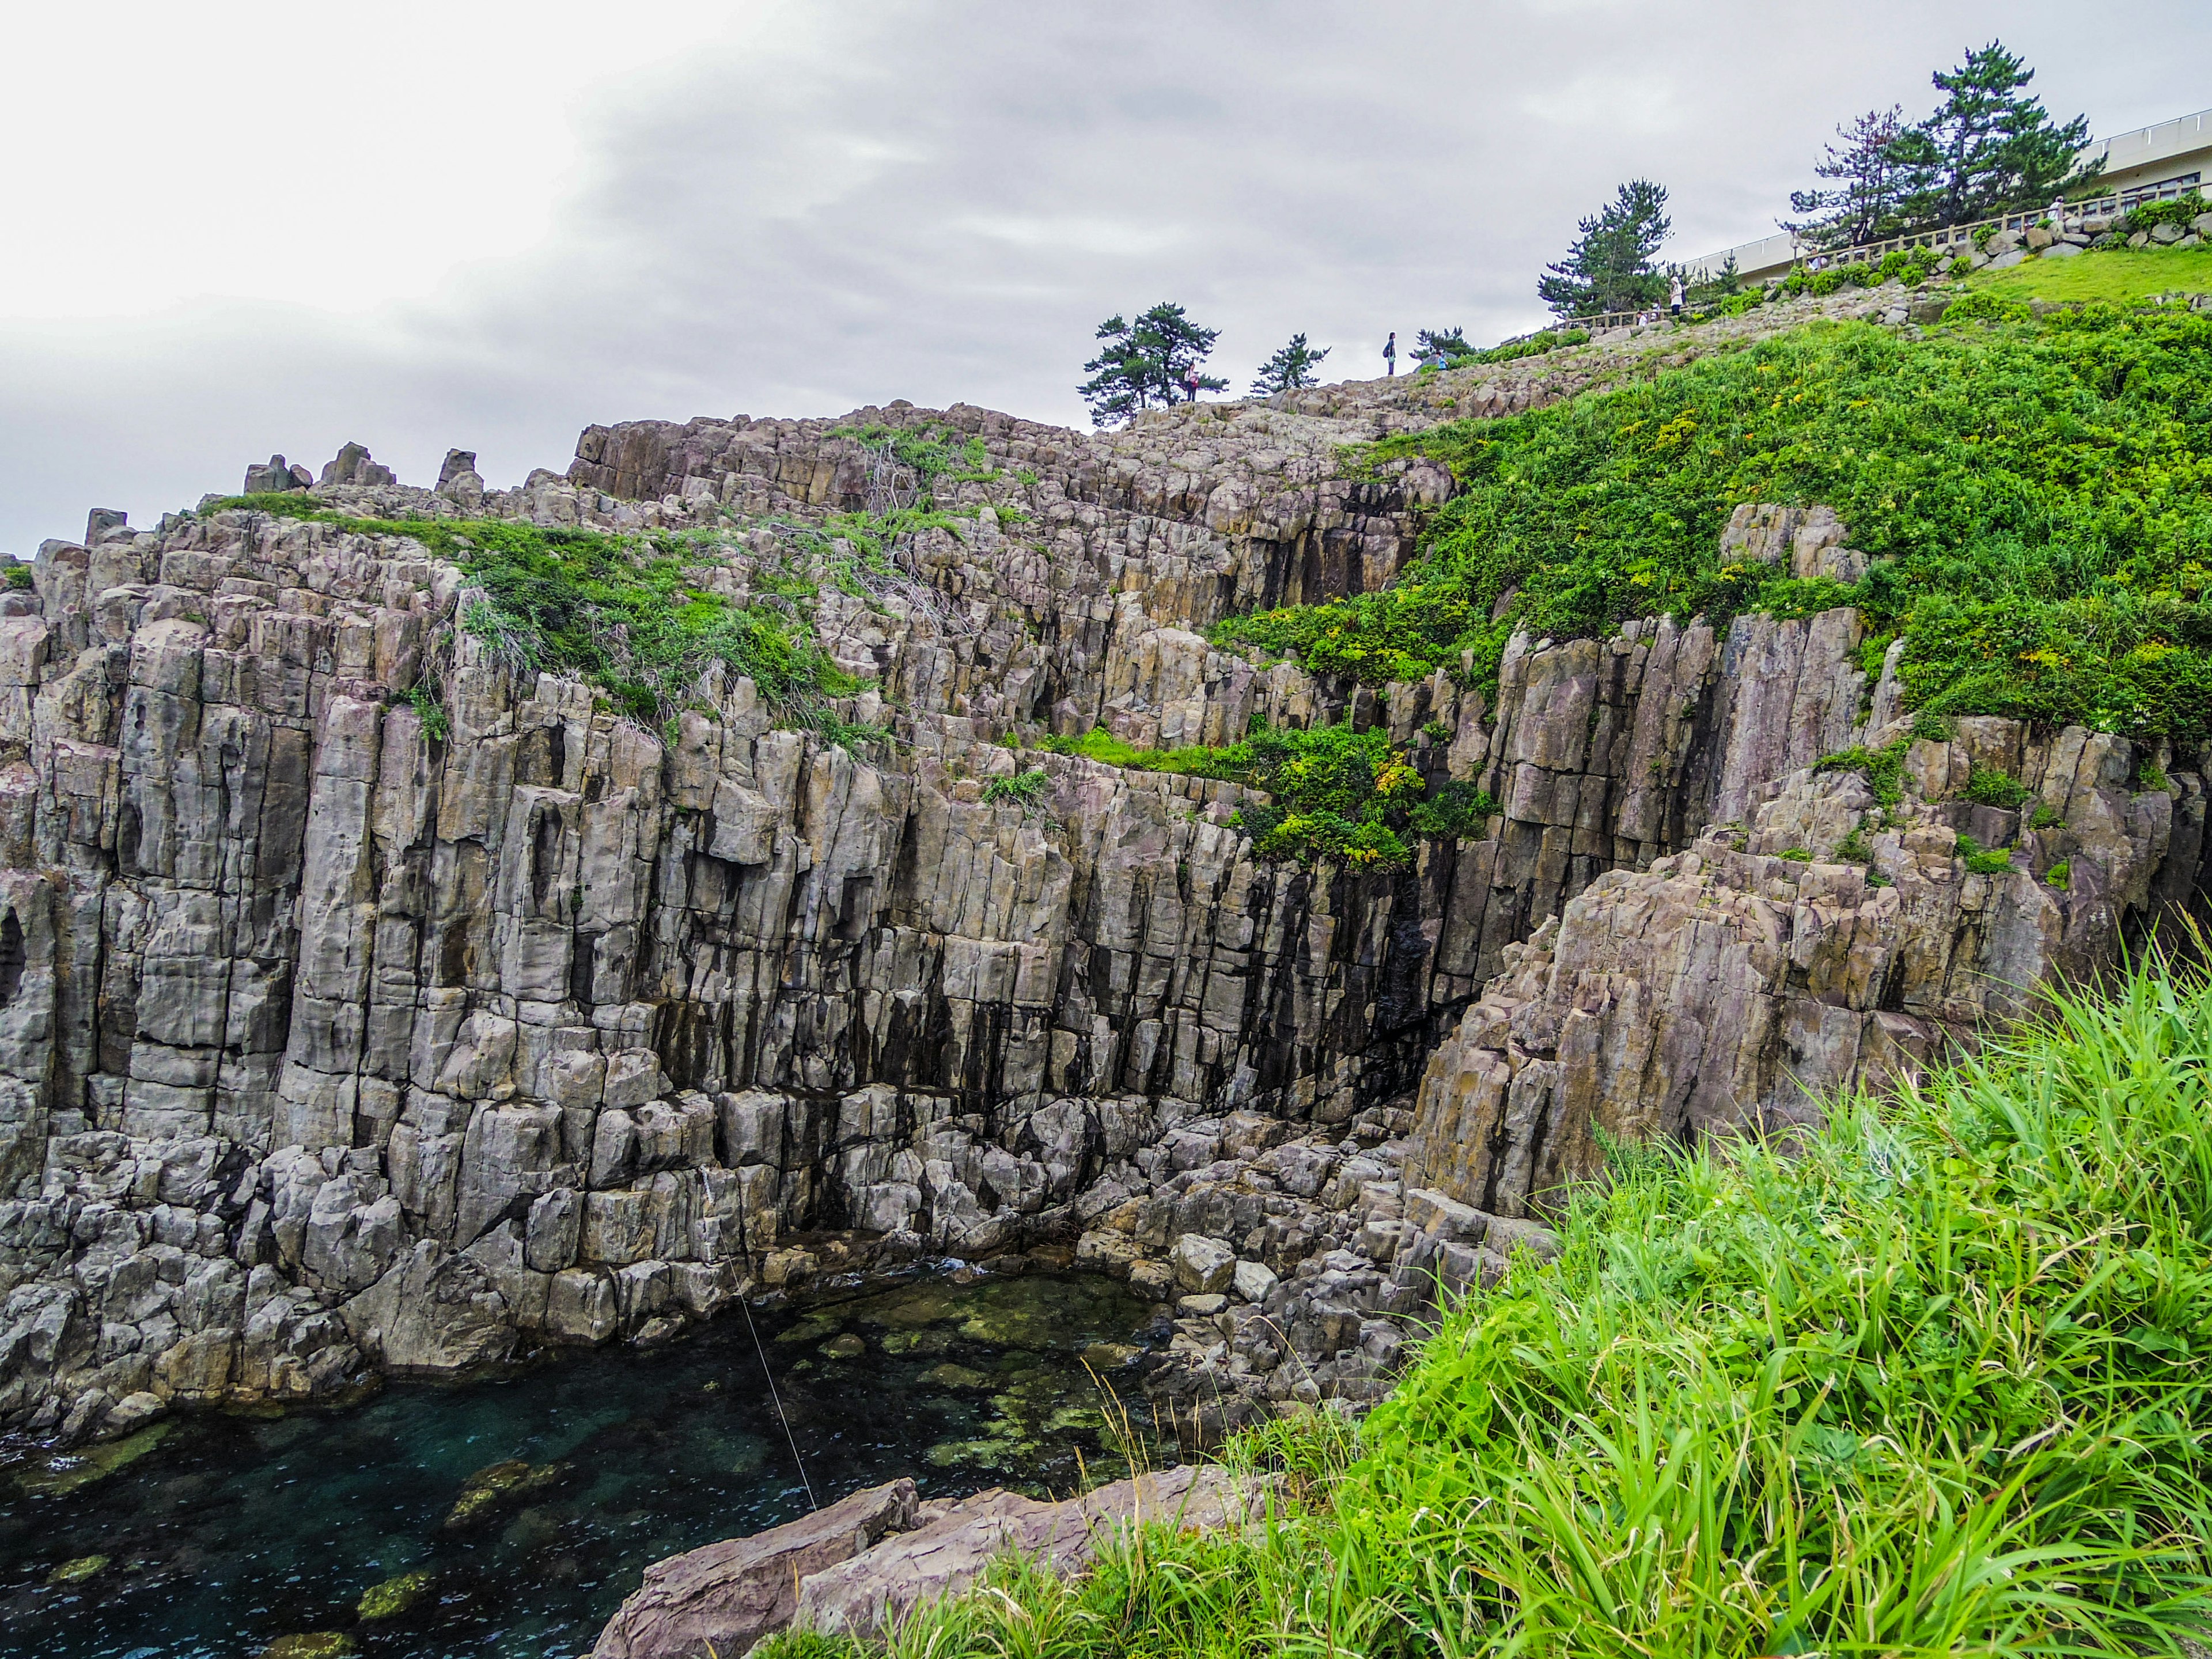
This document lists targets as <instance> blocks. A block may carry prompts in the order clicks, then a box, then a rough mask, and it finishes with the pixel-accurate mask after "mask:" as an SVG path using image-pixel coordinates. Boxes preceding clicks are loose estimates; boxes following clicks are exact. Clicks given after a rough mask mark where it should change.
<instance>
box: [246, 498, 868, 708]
mask: <svg viewBox="0 0 2212 1659" xmlns="http://www.w3.org/2000/svg"><path fill="white" fill-rule="evenodd" d="M231 508H246V509H249V510H252V511H258V512H262V513H271V514H274V515H276V516H278V517H284V518H297V519H307V520H318V521H322V522H327V523H333V524H338V525H343V526H344V527H345V528H346V529H348V530H350V531H356V532H361V533H362V534H367V535H381V536H404V537H407V538H410V539H412V540H414V541H416V542H419V543H421V544H422V545H423V546H424V547H425V548H427V549H428V550H429V551H430V552H432V553H433V554H435V555H436V556H439V557H441V558H444V559H448V560H451V561H452V562H453V563H454V564H456V565H458V566H459V568H460V569H461V572H462V574H465V576H467V577H468V579H469V580H470V581H471V583H473V584H474V585H476V586H478V587H480V588H482V589H483V595H482V596H481V597H479V598H477V599H473V600H471V602H470V604H469V605H467V607H466V608H465V610H464V611H463V612H462V614H461V617H460V626H461V627H462V629H464V630H465V631H466V632H467V633H469V634H470V635H473V636H474V637H476V638H477V639H478V640H481V641H483V642H484V643H485V644H486V645H487V646H488V647H489V648H490V649H491V650H492V652H493V653H495V655H496V656H498V657H499V658H500V659H502V660H503V661H505V662H506V663H507V664H508V665H510V666H511V667H513V668H514V669H516V670H518V671H526V672H530V671H544V672H550V673H566V674H574V675H577V676H579V677H580V678H583V679H585V680H586V681H588V682H589V683H590V684H593V685H595V686H598V687H599V689H600V690H602V691H604V692H605V694H606V696H607V698H608V701H609V702H611V704H612V705H613V706H614V707H615V708H617V710H618V711H619V712H621V713H622V714H627V715H629V716H630V717H631V718H632V719H635V720H639V721H641V722H647V723H650V724H653V725H656V726H658V725H664V724H665V723H666V722H667V721H668V720H671V719H673V718H674V717H675V716H676V715H677V714H680V713H682V712H683V711H684V709H685V708H690V707H691V706H692V705H693V704H694V703H695V702H697V701H698V700H699V693H698V685H699V681H700V678H701V677H702V675H703V674H705V673H706V671H708V668H709V667H710V666H713V665H717V664H719V665H720V666H721V667H722V668H723V669H724V670H725V671H727V672H728V673H729V674H730V675H732V677H736V676H743V677H745V678H750V680H751V681H752V682H753V684H754V686H755V687H756V689H757V690H758V691H759V693H760V696H761V698H762V700H763V702H766V703H767V704H768V706H769V708H771V709H772V710H774V711H775V714H776V716H777V718H779V719H780V720H783V721H784V722H785V723H787V724H789V725H793V726H804V727H806V728H809V729H811V730H813V731H815V732H818V733H819V734H820V735H822V736H823V738H826V739H827V740H829V741H830V742H832V743H836V744H840V745H842V746H845V747H851V746H852V745H854V744H858V743H862V742H868V741H873V740H877V739H879V738H883V737H884V736H885V735H886V733H885V732H884V731H883V730H882V729H881V728H878V727H876V726H862V725H858V724H855V723H854V722H851V721H848V720H844V719H842V717H841V716H840V715H839V714H837V712H836V708H834V707H833V706H832V704H833V702H834V700H835V699H836V698H839V697H844V696H851V695H852V694H853V693H854V692H856V691H858V690H860V681H859V680H857V679H855V678H854V677H853V676H851V675H850V674H848V673H846V672H845V671H843V670H842V669H840V668H839V667H838V666H837V665H836V663H835V662H834V661H832V660H831V659H830V658H829V654H828V653H826V652H824V651H823V649H822V647H821V645H820V643H819V642H818V641H817V639H816V638H815V635H814V629H813V623H812V621H811V601H812V599H813V597H814V588H813V586H812V584H811V582H807V581H805V580H798V579H794V578H792V577H789V576H781V577H779V576H778V575H777V574H775V573H773V572H769V573H757V574H758V575H759V578H760V579H759V580H757V582H756V583H755V584H754V588H753V591H752V592H751V593H750V596H749V597H747V598H744V599H732V598H730V597H728V596H726V595H724V594H721V593H718V592H714V591H713V590H712V589H711V588H710V587H709V586H707V584H706V580H705V574H706V570H705V568H706V567H708V566H711V565H714V564H715V563H718V562H721V560H722V559H723V558H724V557H726V555H725V554H724V553H723V552H722V550H721V548H720V544H719V543H718V542H717V541H716V539H715V538H714V534H713V532H688V533H684V534H659V535H613V534H608V533H606V532H600V531H595V530H580V529H562V528H549V527H546V526H538V525H532V524H526V523H524V522H523V521H521V520H513V519H404V520H381V519H362V518H353V517H349V516H344V515H341V514H337V513H331V512H330V511H328V510H327V509H326V508H325V507H322V506H321V505H320V504H319V503H318V502H316V501H314V500H313V498H311V497H307V496H304V495H240V496H232V497H229V498H228V499H226V500H223V501H216V502H212V503H210V506H209V507H208V509H207V510H208V511H210V512H221V511H224V510H227V509H231ZM878 551H879V550H877V549H875V548H874V547H873V546H871V547H868V548H864V549H861V550H860V551H859V556H860V557H863V558H866V557H868V556H871V554H875V553H878ZM834 574H835V573H833V575H834ZM423 695H424V696H427V694H423ZM415 699H416V694H413V693H410V701H413V700H415ZM416 707H417V708H418V709H420V710H421V711H422V713H423V715H424V722H425V729H426V730H428V731H429V732H430V734H431V735H432V736H433V737H437V738H442V737H443V736H444V735H445V732H446V730H447V726H446V716H445V711H444V710H443V708H440V707H438V706H437V705H436V704H435V702H422V701H416ZM434 711H435V712H434Z"/></svg>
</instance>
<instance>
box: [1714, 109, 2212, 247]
mask: <svg viewBox="0 0 2212 1659" xmlns="http://www.w3.org/2000/svg"><path fill="white" fill-rule="evenodd" d="M2100 157H2101V158H2102V159H2103V161H2104V163H2105V171H2104V173H2102V174H2101V175H2100V177H2099V179H2098V180H2097V187H2098V189H2099V191H2101V192H2102V193H2103V194H2104V195H2106V196H2107V197H2116V198H2117V201H2116V207H2117V209H2118V210H2120V211H2125V210H2127V209H2129V208H2131V207H2133V206H2135V205H2136V204H2137V203H2138V202H2143V201H2157V200H2161V199H2166V198H2171V197H2176V196H2181V195H2185V194H2187V193H2188V192H2189V191H2192V190H2197V189H2199V188H2201V187H2202V186H2203V184H2204V182H2205V176H2206V175H2207V174H2208V173H2212V110H2200V111H2198V112H2197V113H2196V114H2194V115H2184V116H2180V117H2178V118H2175V119H2173V120H2171V121H2161V122H2160V123H2159V124H2158V125H2156V126H2154V127H2144V128H2143V129H2142V131H2136V132H2124V133H2120V134H2118V135H2117V136H2115V137H2111V138H2100V139H2099V140H2097V142H2096V143H2093V144H2091V145H2089V146H2088V148H2087V149H2084V150H2083V151H2082V152H2081V164H2082V165H2083V166H2085V167H2086V166H2087V165H2088V164H2089V163H2090V162H2092V161H2097V160H2098V159H2100ZM1923 240H1928V239H1927V238H1924V237H1905V238H1901V239H1894V240H1893V241H1892V242H1890V243H1887V244H1881V245H1878V246H1896V245H1898V242H1899V241H1902V242H1905V243H1911V242H1917V241H1923ZM1803 257H1805V256H1804V251H1803V249H1802V246H1801V245H1800V243H1799V242H1798V240H1797V239H1796V237H1794V236H1792V235H1791V234H1790V233H1789V232H1787V231H1778V232H1777V233H1776V234H1773V235H1771V236H1763V237H1761V238H1760V239H1759V240H1757V241H1755V242H1745V243H1743V244H1742V245H1741V246H1736V247H1732V248H1723V249H1722V250H1721V252H1718V253H1708V254H1706V255H1705V257H1704V258H1698V259H1686V260H1684V261H1683V262H1682V268H1683V270H1686V271H1688V272H1689V273H1690V274H1691V276H1692V278H1693V279H1695V278H1702V277H1711V276H1718V275H1719V274H1720V271H1721V270H1722V268H1723V266H1724V265H1726V264H1728V262H1729V259H1731V258H1733V259H1734V260H1735V268H1736V274H1737V275H1738V276H1741V278H1742V279H1743V280H1744V281H1745V282H1747V283H1755V282H1765V281H1766V280H1767V279H1769V278H1771V277H1775V276H1784V275H1785V274H1787V272H1788V271H1789V270H1790V266H1792V265H1793V264H1796V263H1797V261H1798V260H1799V259H1801V258H1803Z"/></svg>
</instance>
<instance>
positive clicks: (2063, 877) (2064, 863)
mask: <svg viewBox="0 0 2212 1659" xmlns="http://www.w3.org/2000/svg"><path fill="white" fill-rule="evenodd" d="M2073 876H2074V866H2073V862H2072V861H2071V860H2068V859H2061V860H2058V862H2057V863H2056V864H2054V865H2052V866H2051V867H2050V868H2049V869H2048V870H2045V872H2043V878H2044V880H2045V881H2047V882H2049V883H2050V884H2051V885H2052V886H2053V887H2056V888H2057V890H2059V891H2060V892H2062V893H2063V892H2064V891H2065V890H2066V885H2067V883H2069V881H2071V880H2072V879H2073Z"/></svg>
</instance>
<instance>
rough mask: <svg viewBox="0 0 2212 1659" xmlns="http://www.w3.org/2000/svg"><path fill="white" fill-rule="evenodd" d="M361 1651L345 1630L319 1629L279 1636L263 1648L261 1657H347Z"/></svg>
mask: <svg viewBox="0 0 2212 1659" xmlns="http://www.w3.org/2000/svg"><path fill="white" fill-rule="evenodd" d="M359 1651H360V1650H359V1649H358V1648H357V1647H356V1646H355V1644H354V1639H353V1638H352V1637H350V1636H349V1635H347V1634H346V1633H345V1632H343V1631H337V1630H319V1631H309V1632H304V1633H302V1634H300V1635H296V1636H280V1637H278V1638H276V1640H275V1641H273V1642H271V1643H270V1644H269V1645H268V1646H267V1647H265V1648H264V1649H262V1650H261V1659H347V1656H349V1655H350V1654H354V1653H357V1652H359Z"/></svg>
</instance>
